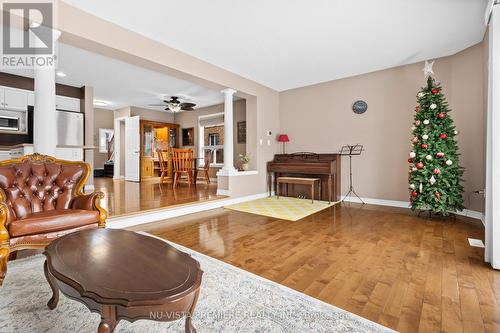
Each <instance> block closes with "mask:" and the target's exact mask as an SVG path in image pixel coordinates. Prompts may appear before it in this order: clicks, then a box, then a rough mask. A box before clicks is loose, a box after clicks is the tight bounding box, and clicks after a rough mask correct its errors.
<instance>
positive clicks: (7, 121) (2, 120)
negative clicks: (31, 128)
mask: <svg viewBox="0 0 500 333" xmlns="http://www.w3.org/2000/svg"><path fill="white" fill-rule="evenodd" d="M0 132H2V133H10V134H27V132H28V123H27V111H11V110H0Z"/></svg>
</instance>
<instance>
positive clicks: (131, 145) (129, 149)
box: [125, 116, 141, 182]
mask: <svg viewBox="0 0 500 333" xmlns="http://www.w3.org/2000/svg"><path fill="white" fill-rule="evenodd" d="M140 119H141V118H140V117H139V116H131V117H127V118H125V180H127V181H131V182H140V181H141V136H140V127H141V125H140Z"/></svg>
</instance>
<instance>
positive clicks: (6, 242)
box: [0, 201, 10, 287]
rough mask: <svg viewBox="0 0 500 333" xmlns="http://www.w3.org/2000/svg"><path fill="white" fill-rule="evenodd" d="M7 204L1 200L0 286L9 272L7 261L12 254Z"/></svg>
mask: <svg viewBox="0 0 500 333" xmlns="http://www.w3.org/2000/svg"><path fill="white" fill-rule="evenodd" d="M7 210H8V207H7V204H6V203H5V202H3V201H0V287H2V284H3V280H4V279H5V275H6V274H7V261H8V260H9V254H10V235H9V231H8V230H7V226H6V224H7Z"/></svg>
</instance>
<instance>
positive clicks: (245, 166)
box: [240, 154, 250, 171]
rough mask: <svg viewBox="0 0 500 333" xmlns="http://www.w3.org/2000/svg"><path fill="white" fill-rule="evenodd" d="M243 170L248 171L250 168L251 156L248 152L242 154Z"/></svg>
mask: <svg viewBox="0 0 500 333" xmlns="http://www.w3.org/2000/svg"><path fill="white" fill-rule="evenodd" d="M240 161H241V170H243V171H247V170H248V169H249V168H250V164H249V163H250V157H249V156H248V155H247V154H244V155H243V154H240Z"/></svg>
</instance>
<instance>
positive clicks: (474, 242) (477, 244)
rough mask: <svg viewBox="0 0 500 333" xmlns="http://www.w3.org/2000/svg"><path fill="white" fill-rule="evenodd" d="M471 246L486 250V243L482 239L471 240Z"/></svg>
mask: <svg viewBox="0 0 500 333" xmlns="http://www.w3.org/2000/svg"><path fill="white" fill-rule="evenodd" d="M469 245H470V246H474V247H482V248H484V243H483V241H482V240H480V239H475V238H469Z"/></svg>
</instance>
